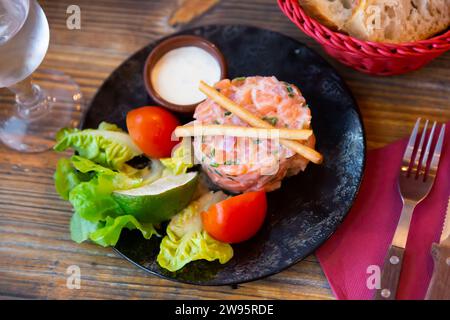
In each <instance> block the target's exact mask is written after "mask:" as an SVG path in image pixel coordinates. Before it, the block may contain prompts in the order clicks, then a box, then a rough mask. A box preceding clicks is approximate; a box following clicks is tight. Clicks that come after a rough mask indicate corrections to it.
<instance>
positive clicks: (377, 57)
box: [278, 0, 450, 76]
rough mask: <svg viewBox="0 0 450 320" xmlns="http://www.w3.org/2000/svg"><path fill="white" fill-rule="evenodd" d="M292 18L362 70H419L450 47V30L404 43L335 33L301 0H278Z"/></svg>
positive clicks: (331, 51)
mask: <svg viewBox="0 0 450 320" xmlns="http://www.w3.org/2000/svg"><path fill="white" fill-rule="evenodd" d="M278 5H279V6H280V8H281V10H282V11H283V12H284V14H285V15H286V16H288V18H289V19H290V20H291V21H292V22H293V23H295V24H296V25H297V26H298V27H299V28H300V29H301V30H302V31H303V32H304V33H306V34H307V35H309V36H310V37H312V38H314V39H316V41H317V42H319V43H320V44H321V45H322V46H323V48H324V50H325V51H326V52H327V53H328V54H329V55H330V56H332V57H334V58H336V59H337V60H339V61H340V62H341V63H343V64H345V65H347V66H349V67H351V68H353V69H356V70H358V71H361V72H365V73H369V74H375V75H382V76H387V75H394V74H401V73H406V72H409V71H412V70H416V69H419V68H421V67H423V66H424V65H425V64H427V63H428V62H430V61H431V60H432V59H434V58H436V57H437V56H439V55H441V54H443V53H444V52H445V51H447V50H450V31H449V30H447V31H446V32H445V33H444V34H441V35H438V36H436V37H433V38H430V39H427V40H422V41H417V42H410V43H402V44H390V43H378V42H370V41H362V40H358V39H355V38H353V37H350V36H348V35H346V34H343V33H340V32H335V31H333V30H330V29H329V28H327V27H325V26H324V25H322V24H320V23H319V22H317V21H316V20H314V19H312V18H310V17H309V16H308V15H307V14H306V12H305V11H303V9H302V7H301V6H300V5H299V2H298V0H278Z"/></svg>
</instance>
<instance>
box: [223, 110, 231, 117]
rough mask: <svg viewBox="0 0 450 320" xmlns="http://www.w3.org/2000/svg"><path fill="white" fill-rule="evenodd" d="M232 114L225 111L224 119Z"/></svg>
mask: <svg viewBox="0 0 450 320" xmlns="http://www.w3.org/2000/svg"><path fill="white" fill-rule="evenodd" d="M232 114H233V113H231V112H230V111H225V113H224V115H225V117H227V116H231V115H232Z"/></svg>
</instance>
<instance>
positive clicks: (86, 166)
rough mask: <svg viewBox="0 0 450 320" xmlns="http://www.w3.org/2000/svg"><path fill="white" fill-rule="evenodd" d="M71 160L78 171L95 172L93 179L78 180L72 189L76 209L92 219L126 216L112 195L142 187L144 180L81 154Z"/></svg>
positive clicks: (70, 198)
mask: <svg viewBox="0 0 450 320" xmlns="http://www.w3.org/2000/svg"><path fill="white" fill-rule="evenodd" d="M71 160H72V165H73V166H74V167H75V169H77V170H78V171H80V172H82V173H87V172H89V173H91V174H93V178H92V179H91V180H89V181H85V182H81V183H79V184H78V185H77V186H75V187H74V188H73V189H72V190H71V191H70V194H69V201H70V203H71V204H72V206H73V208H74V210H75V212H76V213H78V214H79V215H80V217H82V218H84V219H86V220H89V221H92V222H95V221H99V220H104V219H106V217H108V216H110V217H117V216H119V215H124V212H123V210H122V208H121V207H120V206H119V204H118V203H117V202H116V201H115V200H114V199H113V197H112V196H111V194H112V192H113V191H115V190H126V189H131V188H136V187H139V186H140V185H141V184H142V179H132V178H130V177H128V176H127V175H126V174H123V173H121V172H116V171H113V170H111V169H108V168H105V167H103V166H100V165H98V164H96V163H94V162H92V161H90V160H87V159H84V158H81V157H79V156H73V157H72V158H71Z"/></svg>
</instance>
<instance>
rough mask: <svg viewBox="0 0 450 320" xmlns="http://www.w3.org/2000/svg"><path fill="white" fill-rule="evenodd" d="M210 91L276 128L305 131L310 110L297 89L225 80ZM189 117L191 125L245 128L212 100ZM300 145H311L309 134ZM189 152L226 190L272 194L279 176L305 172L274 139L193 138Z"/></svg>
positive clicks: (269, 81)
mask: <svg viewBox="0 0 450 320" xmlns="http://www.w3.org/2000/svg"><path fill="white" fill-rule="evenodd" d="M215 88H216V89H218V90H219V91H220V92H221V93H222V94H224V95H225V96H227V97H228V98H230V99H231V100H233V101H234V102H236V103H237V104H239V105H240V106H241V107H243V108H245V109H247V110H248V111H250V112H251V113H253V114H254V115H256V116H258V117H260V118H261V119H263V120H265V121H267V122H268V123H270V124H271V125H273V126H275V127H278V128H292V129H309V128H310V123H311V112H310V110H309V108H308V105H307V104H306V102H305V99H304V98H303V96H302V94H301V92H300V90H299V89H298V88H297V87H295V86H294V85H291V84H288V83H285V82H282V81H278V80H277V79H276V78H275V77H247V78H237V79H234V80H233V81H230V80H228V79H225V80H222V81H220V82H218V83H217V84H216V85H215ZM194 118H195V121H194V124H202V125H208V124H216V125H217V124H224V125H234V126H243V127H248V126H249V125H248V124H247V123H246V122H244V121H243V120H241V119H240V118H238V117H237V116H235V115H233V114H232V113H230V112H228V111H227V110H225V109H223V108H222V107H220V106H219V105H218V104H217V103H215V102H214V101H212V100H211V99H207V100H205V101H204V102H202V103H201V104H199V105H198V106H197V108H196V110H195V114H194ZM304 143H305V144H306V145H308V146H310V147H314V144H315V138H314V136H311V138H310V139H309V140H308V141H305V142H304ZM194 152H195V157H196V159H197V161H199V162H200V163H201V164H202V167H203V169H204V170H205V172H206V173H207V174H208V176H209V177H210V178H211V180H212V181H213V182H214V183H215V184H217V185H218V186H220V187H221V188H223V189H225V190H229V191H231V192H245V191H255V190H261V189H264V190H266V191H272V190H274V189H277V188H279V187H280V186H281V180H282V179H283V178H284V177H286V176H290V175H295V174H297V173H298V172H299V171H303V170H305V168H306V166H307V164H308V160H307V159H305V158H303V157H302V156H300V155H298V154H296V153H294V152H293V151H291V150H289V149H287V148H285V147H283V146H280V144H279V142H278V141H277V140H276V139H265V138H237V137H229V136H226V137H225V136H203V137H195V138H194Z"/></svg>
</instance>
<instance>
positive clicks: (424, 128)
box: [411, 120, 428, 176]
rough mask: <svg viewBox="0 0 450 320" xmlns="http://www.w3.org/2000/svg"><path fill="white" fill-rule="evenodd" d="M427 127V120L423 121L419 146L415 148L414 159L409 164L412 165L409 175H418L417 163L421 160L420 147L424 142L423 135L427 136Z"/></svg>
mask: <svg viewBox="0 0 450 320" xmlns="http://www.w3.org/2000/svg"><path fill="white" fill-rule="evenodd" d="M427 127H428V120H426V121H425V126H424V127H423V130H422V134H421V136H420V142H419V146H418V147H417V152H416V155H415V157H414V159H411V163H412V164H413V166H412V167H411V174H413V173H414V175H416V176H417V175H418V174H419V161H420V159H421V158H422V147H423V142H424V141H425V135H426V134H427ZM413 161H414V162H413Z"/></svg>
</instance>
